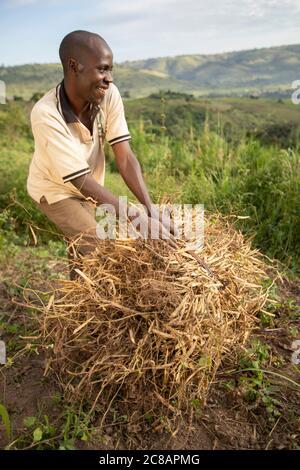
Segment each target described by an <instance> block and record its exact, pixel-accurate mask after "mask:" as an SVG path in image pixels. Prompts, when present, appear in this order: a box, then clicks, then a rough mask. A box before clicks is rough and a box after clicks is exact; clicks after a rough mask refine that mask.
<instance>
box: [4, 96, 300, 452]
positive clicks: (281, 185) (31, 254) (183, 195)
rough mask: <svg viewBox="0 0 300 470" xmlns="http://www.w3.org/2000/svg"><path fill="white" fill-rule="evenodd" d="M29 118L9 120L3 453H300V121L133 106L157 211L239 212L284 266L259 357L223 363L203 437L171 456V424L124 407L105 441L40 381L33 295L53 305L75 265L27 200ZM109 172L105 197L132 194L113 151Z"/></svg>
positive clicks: (259, 335)
mask: <svg viewBox="0 0 300 470" xmlns="http://www.w3.org/2000/svg"><path fill="white" fill-rule="evenodd" d="M31 106H32V104H30V103H25V102H11V103H9V104H8V105H7V106H5V107H4V106H3V107H1V108H0V144H1V146H0V166H1V168H0V169H1V176H0V209H1V214H0V229H1V233H0V261H1V283H0V302H1V307H0V336H1V338H3V339H4V340H5V342H6V344H7V350H8V364H7V366H6V367H5V368H3V369H2V374H1V384H0V387H1V388H0V422H1V418H2V426H1V425H0V435H1V437H0V447H5V446H6V447H7V448H10V449H13V448H34V449H57V448H60V449H73V448H84V449H87V448H103V449H109V448H119V449H122V448H123V449H124V448H125V449H126V448H127V449H128V448H145V449H146V448H155V446H161V447H163V448H171V446H173V448H176V446H177V448H182V445H183V443H185V444H184V445H185V448H187V449H189V448H190V449H195V448H207V449H208V448H220V449H231V448H233V449H243V448H249V449H250V448H251V449H253V448H260V449H265V448H268V449H273V448H274V449H278V448H288V449H299V448H300V433H299V429H300V410H299V403H300V400H299V398H300V394H299V373H300V370H299V366H296V365H295V364H292V363H291V354H292V351H293V349H292V343H293V341H295V340H297V339H299V338H300V334H299V319H300V311H299V305H300V282H299V277H298V276H299V258H300V235H299V233H300V232H299V226H300V211H299V182H300V150H299V142H298V135H297V132H298V130H297V129H298V127H297V120H299V117H300V115H299V113H300V110H299V109H298V108H297V107H296V106H293V105H290V104H289V103H287V102H283V103H282V102H278V101H271V100H237V99H223V100H209V101H208V100H197V99H191V98H188V97H187V96H180V95H179V96H167V97H165V98H163V99H161V97H159V96H158V97H155V96H154V97H152V98H147V99H142V100H132V101H127V102H126V108H127V118H128V121H129V124H130V130H131V133H132V137H133V139H132V147H133V149H134V150H135V152H136V154H137V156H138V158H139V160H140V162H141V165H142V167H143V171H144V174H145V178H146V181H147V184H148V186H149V189H150V192H151V195H152V197H153V200H154V201H155V202H158V201H160V200H161V198H162V197H163V196H165V195H167V196H168V197H169V198H170V199H171V200H172V201H174V202H182V203H193V204H195V203H203V204H204V205H205V208H206V209H207V210H210V211H219V212H222V213H224V214H231V215H232V220H233V222H234V223H235V224H236V225H237V227H239V228H240V229H241V230H242V231H243V232H244V234H245V236H247V237H252V240H253V244H254V245H255V246H256V247H257V248H259V249H260V250H261V251H262V252H263V253H264V254H265V255H267V256H268V257H270V258H275V259H276V260H278V262H277V261H276V262H275V265H276V266H277V268H279V269H280V271H281V273H282V274H281V276H282V279H281V280H280V279H279V280H277V282H276V283H274V285H273V288H272V300H273V301H272V303H271V304H270V306H268V308H267V310H266V311H262V312H259V313H258V325H257V330H256V332H255V335H253V337H251V338H250V339H249V343H248V345H247V347H246V348H244V349H243V350H241V352H240V356H239V357H238V358H236V362H235V363H233V364H226V363H225V364H224V366H223V368H222V370H220V372H219V374H218V376H217V380H216V383H215V384H214V386H213V387H212V389H211V393H210V397H209V400H208V403H207V404H206V405H205V407H204V408H203V407H201V406H200V404H199V403H195V404H194V407H195V416H196V418H195V419H196V421H195V423H194V424H193V426H194V431H193V433H192V436H193V437H191V435H190V434H189V433H188V432H187V431H188V429H189V423H188V420H187V421H186V422H185V421H184V422H183V423H181V425H180V426H181V427H180V428H179V432H178V434H177V437H176V439H175V441H174V440H173V441H172V444H171V443H170V439H171V434H170V429H168V427H167V425H165V426H162V428H161V429H162V431H161V433H160V434H157V433H156V434H155V433H153V432H152V429H151V425H150V423H147V422H146V423H144V424H143V425H141V423H135V422H134V418H133V417H129V416H125V415H123V414H122V407H121V405H120V408H118V409H115V410H111V416H110V418H109V425H108V426H107V428H105V430H103V429H101V430H100V428H99V419H100V418H99V414H97V410H96V411H95V413H94V414H93V415H92V416H90V415H88V413H87V411H86V410H85V409H84V408H80V407H75V408H74V407H71V406H70V405H69V404H67V403H65V402H64V400H63V399H62V395H61V391H60V390H59V389H58V388H57V386H55V384H53V383H52V382H51V381H49V379H46V378H43V377H42V376H43V357H41V356H40V355H39V340H38V338H36V336H37V332H36V323H35V320H34V317H35V313H34V311H33V310H32V309H28V308H27V307H26V303H24V295H29V296H30V295H34V294H33V292H34V291H37V292H40V295H41V296H42V298H43V299H44V302H45V303H46V302H47V301H48V300H49V292H51V289H53V286H54V285H55V282H57V280H59V279H61V278H66V277H67V260H66V258H65V246H64V243H63V242H62V240H61V237H60V236H59V235H58V234H57V233H56V230H55V228H54V227H53V226H52V225H51V224H49V223H48V222H47V220H46V219H45V218H44V217H43V216H42V215H41V214H40V213H39V212H38V211H37V210H36V209H35V206H34V205H33V204H32V202H31V201H30V198H29V197H28V195H27V193H26V176H27V170H28V165H29V162H30V159H31V156H32V151H33V141H32V136H31V133H30V128H29V120H28V119H29V112H30V108H31ZM291 129H292V131H291V132H289V131H290V130H291ZM107 163H108V164H107V167H108V171H107V175H106V186H107V187H108V188H109V189H110V190H111V191H113V192H114V193H115V194H119V195H124V194H127V195H128V196H130V194H129V192H128V190H127V188H126V186H125V184H124V182H123V181H122V180H121V179H120V177H119V175H118V174H117V173H116V167H115V164H114V160H113V156H112V152H111V150H110V149H107ZM130 197H131V198H132V196H130ZM30 227H31V228H30ZM31 229H33V230H34V233H35V235H36V236H37V245H36V246H35V244H34V238H33V236H32V230H31ZM277 263H279V264H277ZM271 264H272V265H274V263H271V261H270V265H271ZM269 282H270V283H272V276H271V274H270V280H269ZM24 289H25V290H24ZM24 293H25V294H24ZM249 369H251V370H249ZM1 405H2V406H1ZM6 411H7V414H6ZM162 421H163V417H162ZM139 426H140V427H139ZM141 426H142V427H141ZM195 445H197V446H198V447H195ZM174 446H175V447H174ZM156 448H157V447H156Z"/></svg>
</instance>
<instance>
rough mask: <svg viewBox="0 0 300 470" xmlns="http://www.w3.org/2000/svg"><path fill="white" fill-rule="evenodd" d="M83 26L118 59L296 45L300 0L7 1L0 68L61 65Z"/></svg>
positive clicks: (0, 11) (0, 13) (0, 17)
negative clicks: (67, 39)
mask: <svg viewBox="0 0 300 470" xmlns="http://www.w3.org/2000/svg"><path fill="white" fill-rule="evenodd" d="M76 29H85V30H87V31H93V32H96V33H98V34H100V35H101V36H103V37H104V39H105V40H106V41H107V42H108V44H109V45H110V47H111V48H112V50H113V52H114V61H115V62H117V63H120V62H123V61H125V60H136V59H147V58H150V57H164V56H175V55H181V54H211V53H220V52H227V51H237V50H244V49H253V48H261V47H270V46H279V45H283V44H297V43H299V42H300V34H299V33H300V0H183V1H178V0H123V1H122V0H106V1H103V0H0V65H1V64H4V65H17V64H24V63H49V62H59V57H58V48H59V44H60V42H61V40H62V38H63V37H64V36H65V35H66V34H68V33H69V32H71V31H73V30H76Z"/></svg>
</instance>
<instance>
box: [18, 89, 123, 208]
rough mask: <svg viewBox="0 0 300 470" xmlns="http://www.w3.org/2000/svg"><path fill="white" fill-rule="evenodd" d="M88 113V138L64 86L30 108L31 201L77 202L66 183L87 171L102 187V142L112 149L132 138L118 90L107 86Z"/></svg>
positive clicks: (103, 163) (28, 182)
mask: <svg viewBox="0 0 300 470" xmlns="http://www.w3.org/2000/svg"><path fill="white" fill-rule="evenodd" d="M89 112H90V116H91V122H92V126H93V134H92V135H91V133H90V131H89V130H88V129H87V127H86V126H85V125H84V124H82V123H81V122H80V121H79V119H78V117H77V116H76V115H75V114H74V112H73V110H72V108H71V106H70V103H69V100H68V97H67V95H66V92H65V89H64V84H63V82H62V83H60V84H59V85H58V86H57V87H56V88H53V89H52V90H50V91H49V92H48V93H46V95H44V96H43V97H42V98H41V99H40V100H39V101H38V102H37V103H36V104H35V105H34V107H33V109H32V112H31V116H30V119H31V127H32V132H33V136H34V142H35V150H34V155H33V158H32V161H31V164H30V167H29V174H28V179H27V191H28V193H29V195H30V196H31V197H32V199H34V200H35V201H36V202H40V199H41V197H42V196H45V198H46V200H47V202H48V204H53V203H55V202H58V201H61V200H63V199H66V198H68V197H74V196H75V197H81V198H82V197H83V195H82V194H81V193H80V191H79V190H78V189H77V188H76V187H75V186H74V185H73V184H72V183H71V181H72V180H73V179H74V178H77V177H79V176H82V175H85V174H87V173H91V175H92V176H93V177H94V178H95V180H96V181H97V182H98V183H99V184H101V185H103V184H104V175H105V156H104V151H103V146H104V141H105V140H106V141H107V142H108V143H109V144H110V145H113V144H116V143H118V142H122V141H125V140H129V139H130V138H131V136H130V134H129V131H128V127H127V123H126V119H125V114H124V106H123V102H122V98H121V95H120V93H119V90H118V88H117V87H116V86H115V85H114V84H113V83H111V84H110V85H109V88H108V90H107V91H106V93H105V96H104V97H103V100H102V102H101V105H100V106H97V105H92V104H90V107H89Z"/></svg>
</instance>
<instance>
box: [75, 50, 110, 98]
mask: <svg viewBox="0 0 300 470" xmlns="http://www.w3.org/2000/svg"><path fill="white" fill-rule="evenodd" d="M82 62H83V63H82V64H80V67H79V72H78V75H77V76H76V88H77V92H78V95H79V96H80V97H81V98H82V99H84V100H85V101H87V102H90V103H94V104H97V105H99V104H100V103H101V101H102V99H103V97H104V95H105V93H106V91H107V90H108V88H109V85H110V83H112V81H113V78H112V68H113V56H112V52H111V50H110V49H109V48H107V47H105V46H103V45H101V46H99V47H95V48H94V49H93V52H91V53H89V54H87V56H85V57H84V60H82Z"/></svg>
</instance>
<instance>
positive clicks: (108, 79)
mask: <svg viewBox="0 0 300 470" xmlns="http://www.w3.org/2000/svg"><path fill="white" fill-rule="evenodd" d="M104 80H105V81H106V82H108V83H112V82H113V81H114V79H113V76H112V72H111V71H110V70H107V71H106V74H105V77H104Z"/></svg>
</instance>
